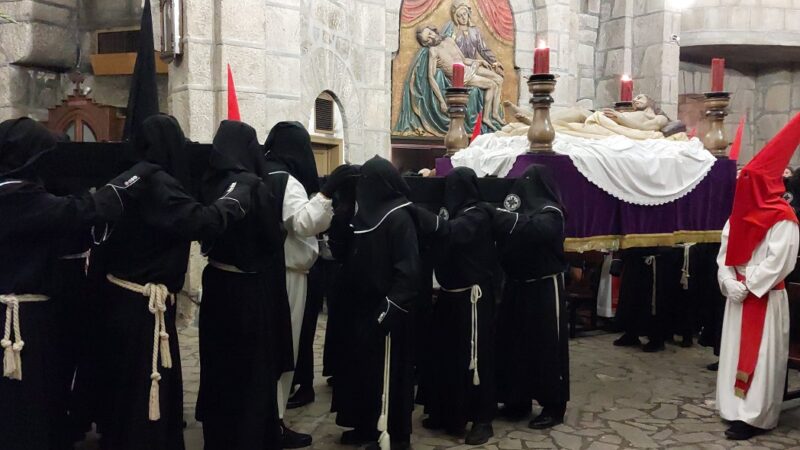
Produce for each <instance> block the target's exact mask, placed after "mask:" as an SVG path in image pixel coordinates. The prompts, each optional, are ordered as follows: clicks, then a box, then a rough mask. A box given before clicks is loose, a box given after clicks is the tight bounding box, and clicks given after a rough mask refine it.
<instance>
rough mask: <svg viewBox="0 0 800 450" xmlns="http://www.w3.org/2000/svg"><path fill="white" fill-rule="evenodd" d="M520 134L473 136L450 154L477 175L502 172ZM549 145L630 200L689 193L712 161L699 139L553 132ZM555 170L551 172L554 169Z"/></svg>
mask: <svg viewBox="0 0 800 450" xmlns="http://www.w3.org/2000/svg"><path fill="white" fill-rule="evenodd" d="M528 147H529V143H528V138H527V137H526V136H510V137H498V136H495V135H494V134H484V135H481V136H479V137H478V138H477V139H476V140H475V141H474V142H473V143H472V145H470V146H469V147H468V148H466V149H464V150H461V151H460V152H458V153H457V154H455V155H454V156H453V157H452V163H453V167H461V166H466V167H469V168H471V169H473V170H474V171H475V172H476V173H477V174H478V176H486V175H495V176H499V177H505V176H506V175H508V173H509V172H510V171H511V168H512V167H513V165H514V162H515V161H516V159H517V157H518V156H520V155H522V154H524V153H525V152H527V151H528ZM553 150H554V151H555V152H556V153H559V154H562V155H568V156H569V157H570V159H571V160H572V162H573V164H575V167H576V168H577V169H578V171H579V172H580V173H581V174H582V175H583V176H585V177H586V179H588V180H589V181H590V182H591V183H592V184H594V185H596V186H597V187H599V188H600V189H602V190H604V191H605V192H607V193H609V194H610V195H612V196H613V197H615V198H618V199H619V200H622V201H624V202H627V203H633V204H636V205H648V206H652V205H662V204H665V203H669V202H672V201H675V200H677V199H679V198H681V197H683V196H685V195H686V194H688V193H689V192H691V191H692V190H693V189H694V188H695V187H696V186H697V185H698V184H700V182H701V181H703V178H705V177H706V175H708V172H709V171H710V170H711V167H713V165H714V163H715V162H716V158H715V157H714V156H712V155H711V153H709V152H708V151H706V150H705V149H704V148H703V144H702V143H701V142H700V140H699V139H697V138H693V139H692V140H690V141H688V142H680V141H670V140H666V139H649V140H644V141H634V140H632V139H628V138H626V137H624V136H612V137H609V138H606V139H585V138H580V137H575V136H569V135H565V134H557V135H556V139H555V142H554V143H553ZM556 175H557V174H556Z"/></svg>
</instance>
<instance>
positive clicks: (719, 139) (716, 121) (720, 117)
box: [703, 92, 731, 158]
mask: <svg viewBox="0 0 800 450" xmlns="http://www.w3.org/2000/svg"><path fill="white" fill-rule="evenodd" d="M704 95H705V97H706V98H705V100H703V103H704V104H705V107H706V119H708V122H709V124H710V125H711V128H710V129H709V130H708V133H706V135H705V136H704V137H703V145H704V146H705V147H706V149H708V151H710V152H711V154H712V155H714V156H716V157H717V158H727V157H728V154H727V152H726V150H727V148H728V145H729V144H730V142H728V140H727V139H726V138H725V116H727V115H728V109H727V108H728V105H729V104H730V103H731V94H730V92H707V93H705V94H704Z"/></svg>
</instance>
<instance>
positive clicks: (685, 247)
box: [681, 243, 694, 291]
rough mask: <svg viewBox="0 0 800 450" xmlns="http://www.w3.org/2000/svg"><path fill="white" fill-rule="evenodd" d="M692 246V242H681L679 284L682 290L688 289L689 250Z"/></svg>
mask: <svg viewBox="0 0 800 450" xmlns="http://www.w3.org/2000/svg"><path fill="white" fill-rule="evenodd" d="M693 246H694V244H693V243H690V244H683V267H681V286H682V287H683V290H684V291H688V290H689V278H690V277H691V275H689V256H690V253H689V250H691V248H692V247H693Z"/></svg>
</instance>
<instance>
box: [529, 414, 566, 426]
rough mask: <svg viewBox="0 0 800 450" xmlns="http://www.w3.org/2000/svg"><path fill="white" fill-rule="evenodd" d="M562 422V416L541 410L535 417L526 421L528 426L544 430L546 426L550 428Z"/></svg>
mask: <svg viewBox="0 0 800 450" xmlns="http://www.w3.org/2000/svg"><path fill="white" fill-rule="evenodd" d="M562 423H564V416H561V417H556V416H554V415H552V414H550V413H549V412H545V411H542V413H541V414H539V415H538V416H536V418H534V419H533V420H531V421H530V422H528V428H532V429H534V430H544V429H546V428H552V427H554V426H556V425H561V424H562Z"/></svg>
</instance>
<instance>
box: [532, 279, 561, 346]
mask: <svg viewBox="0 0 800 450" xmlns="http://www.w3.org/2000/svg"><path fill="white" fill-rule="evenodd" d="M559 276H563V274H560V273H554V274H553V275H547V276H546V277H541V278H531V279H530V280H525V282H526V283H534V282H536V281H543V280H547V279H552V280H553V290H554V292H555V293H556V295H555V298H556V338H558V339H559V340H560V339H561V294H559V293H558V277H559Z"/></svg>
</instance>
